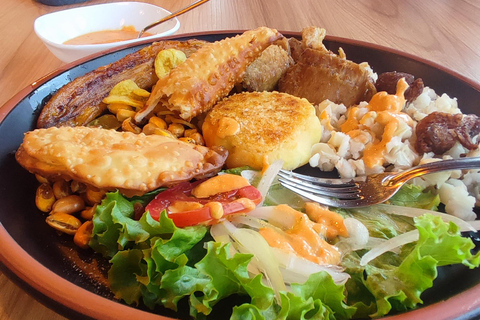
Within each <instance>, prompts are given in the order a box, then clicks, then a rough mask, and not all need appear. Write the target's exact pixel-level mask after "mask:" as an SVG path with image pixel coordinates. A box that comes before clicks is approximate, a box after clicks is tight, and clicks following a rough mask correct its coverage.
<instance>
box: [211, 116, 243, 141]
mask: <svg viewBox="0 0 480 320" xmlns="http://www.w3.org/2000/svg"><path fill="white" fill-rule="evenodd" d="M239 131H240V123H238V121H237V120H235V119H233V118H230V117H223V118H221V119H220V121H218V128H217V136H218V137H219V138H221V139H223V138H225V137H228V136H233V135H234V134H236V133H238V132H239Z"/></svg>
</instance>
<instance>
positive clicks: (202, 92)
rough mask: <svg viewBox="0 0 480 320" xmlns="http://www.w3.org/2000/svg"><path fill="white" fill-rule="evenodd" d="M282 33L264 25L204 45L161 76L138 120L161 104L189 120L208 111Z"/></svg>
mask: <svg viewBox="0 0 480 320" xmlns="http://www.w3.org/2000/svg"><path fill="white" fill-rule="evenodd" d="M282 37H283V35H282V34H280V33H279V32H278V31H277V30H274V29H270V28H266V27H261V28H258V29H255V30H250V31H246V32H244V33H243V34H241V35H238V36H236V37H233V38H227V39H224V40H221V41H217V42H214V43H209V44H206V45H204V46H203V47H202V48H200V49H199V50H197V51H196V52H195V53H193V54H192V55H191V56H190V57H189V58H188V59H187V60H186V61H185V62H184V63H182V64H180V65H179V66H178V67H176V68H175V69H173V70H172V71H171V72H170V74H169V75H167V76H166V77H164V78H162V79H159V80H158V82H157V84H156V85H155V87H154V89H153V91H152V94H151V95H150V98H149V99H148V101H147V103H146V105H145V107H144V108H143V109H142V110H140V111H139V112H137V114H136V115H135V121H136V122H137V123H143V122H144V119H146V118H147V117H148V116H149V115H150V114H151V113H153V112H154V111H155V108H156V107H157V105H159V106H160V107H162V106H163V107H166V108H168V109H170V110H171V111H174V112H175V113H177V114H178V115H179V116H180V117H181V118H183V119H185V120H188V121H189V120H191V119H192V118H193V117H195V116H196V115H198V114H200V113H202V112H205V111H208V110H209V109H210V108H211V107H212V106H213V105H214V104H215V103H216V102H217V101H219V100H220V99H222V98H223V97H225V96H226V95H227V94H228V93H229V92H230V91H231V90H232V89H233V87H234V86H235V84H237V83H240V82H241V81H242V78H243V75H244V73H245V70H246V68H247V66H248V65H249V64H250V63H251V62H252V61H254V60H255V59H256V58H257V57H258V56H259V55H260V54H261V53H262V51H263V50H265V48H267V47H268V46H269V45H270V44H272V43H273V42H274V41H276V40H278V39H281V38H282Z"/></svg>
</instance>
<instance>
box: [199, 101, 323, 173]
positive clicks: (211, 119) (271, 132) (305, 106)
mask: <svg viewBox="0 0 480 320" xmlns="http://www.w3.org/2000/svg"><path fill="white" fill-rule="evenodd" d="M202 130H203V137H204V139H205V142H206V145H207V146H208V147H213V146H223V147H224V148H226V149H227V150H228V152H229V155H228V158H227V161H226V165H227V167H229V168H234V167H240V166H251V167H253V168H255V169H262V167H263V165H264V164H270V163H272V162H273V161H275V160H278V159H282V160H283V161H284V166H283V168H284V169H294V168H297V167H299V166H302V165H304V164H306V163H307V162H308V160H309V158H310V152H311V147H312V145H313V144H315V143H317V142H319V141H320V138H321V135H322V125H321V124H320V121H319V120H318V118H317V117H316V115H315V108H314V107H313V106H312V104H310V103H309V102H308V101H307V100H306V99H302V98H297V97H294V96H292V95H289V94H287V93H279V92H243V93H239V94H235V95H232V96H230V97H228V98H226V99H224V100H222V101H221V102H219V103H218V104H217V105H216V106H215V107H214V108H213V109H212V110H211V111H210V112H209V113H208V114H207V116H206V118H205V121H204V123H203V126H202Z"/></svg>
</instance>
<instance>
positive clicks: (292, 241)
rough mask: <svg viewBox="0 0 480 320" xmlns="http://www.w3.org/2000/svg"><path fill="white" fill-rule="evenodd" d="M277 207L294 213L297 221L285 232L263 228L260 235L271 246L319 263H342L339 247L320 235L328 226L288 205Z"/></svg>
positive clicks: (291, 213)
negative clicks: (316, 221) (314, 220)
mask: <svg viewBox="0 0 480 320" xmlns="http://www.w3.org/2000/svg"><path fill="white" fill-rule="evenodd" d="M277 209H279V210H282V211H285V213H286V214H289V215H293V216H294V217H295V223H294V225H293V226H292V227H291V228H290V229H288V230H285V231H284V232H279V231H277V230H276V229H273V228H269V227H265V228H261V229H260V230H259V233H260V235H262V237H263V238H264V239H265V240H266V241H267V243H268V244H269V245H270V246H271V247H274V248H278V249H280V250H283V251H285V252H292V253H295V254H297V255H299V256H301V257H303V258H305V259H307V260H310V261H312V262H315V263H318V264H332V265H336V264H339V263H340V258H341V255H340V252H339V251H338V249H337V248H335V247H334V246H332V245H331V244H329V243H328V242H326V241H325V240H324V239H323V238H322V237H321V235H320V232H321V231H322V230H324V229H325V228H328V226H323V225H320V224H318V223H315V222H313V221H312V220H310V219H309V218H308V216H307V215H305V214H303V213H301V212H299V211H296V210H295V209H292V208H290V207H289V206H287V205H279V206H277Z"/></svg>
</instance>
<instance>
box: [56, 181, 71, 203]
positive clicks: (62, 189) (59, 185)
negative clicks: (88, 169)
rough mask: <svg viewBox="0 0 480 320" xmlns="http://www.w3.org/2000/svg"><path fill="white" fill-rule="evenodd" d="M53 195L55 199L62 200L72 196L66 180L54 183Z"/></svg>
mask: <svg viewBox="0 0 480 320" xmlns="http://www.w3.org/2000/svg"><path fill="white" fill-rule="evenodd" d="M52 189H53V194H54V195H55V198H57V199H61V198H64V197H66V196H68V195H70V194H71V191H70V186H69V184H68V182H67V181H65V180H58V181H55V182H54V183H53V186H52Z"/></svg>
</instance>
